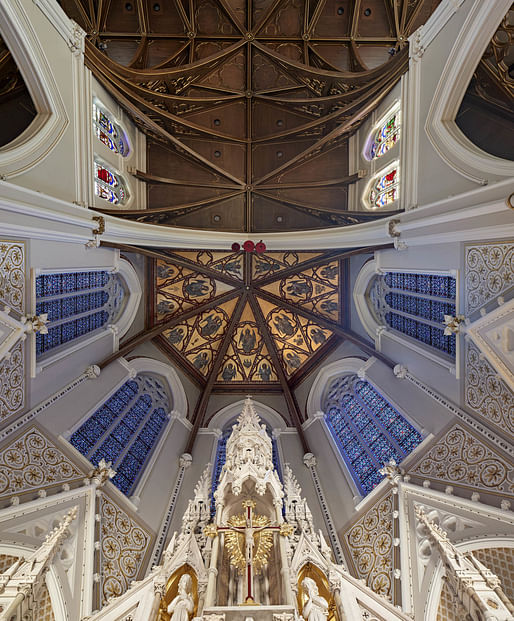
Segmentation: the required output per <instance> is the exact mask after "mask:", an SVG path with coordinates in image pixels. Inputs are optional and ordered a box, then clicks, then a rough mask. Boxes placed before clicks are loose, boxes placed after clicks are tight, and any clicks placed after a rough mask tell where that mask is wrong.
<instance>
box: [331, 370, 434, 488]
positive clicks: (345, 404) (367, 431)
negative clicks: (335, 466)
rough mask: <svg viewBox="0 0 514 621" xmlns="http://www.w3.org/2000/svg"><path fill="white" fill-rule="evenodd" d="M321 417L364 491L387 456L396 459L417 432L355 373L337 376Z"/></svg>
mask: <svg viewBox="0 0 514 621" xmlns="http://www.w3.org/2000/svg"><path fill="white" fill-rule="evenodd" d="M324 411H325V420H326V423H327V427H328V429H329V430H330V433H331V434H332V436H333V438H334V440H335V442H336V444H337V447H338V449H339V451H340V453H341V456H342V458H343V459H344V462H345V463H346V465H347V466H348V469H349V471H350V473H351V475H352V478H353V480H354V481H355V484H356V485H357V488H358V489H359V491H360V493H361V494H363V495H366V494H368V493H369V492H370V491H371V490H372V489H373V488H374V487H375V486H376V485H378V483H380V481H381V480H382V479H383V478H384V477H383V475H381V474H380V472H379V470H380V468H382V466H383V465H384V464H385V463H387V462H388V461H389V460H391V459H394V460H395V461H396V463H400V462H401V461H403V459H405V457H407V455H409V453H410V452H411V451H412V450H413V449H415V448H416V446H418V444H419V443H420V442H421V441H422V439H423V438H422V437H421V434H420V433H419V432H418V431H416V429H414V427H413V426H412V425H411V424H410V423H409V422H408V421H406V420H405V418H404V417H403V416H402V415H401V414H400V413H399V412H398V411H397V410H396V409H395V408H394V407H393V406H392V405H391V404H390V403H389V402H388V401H387V400H386V399H384V397H382V395H381V394H380V393H379V392H378V390H376V388H374V387H373V386H372V385H371V384H370V383H369V382H366V381H364V380H360V379H358V377H357V376H356V375H349V376H345V377H344V378H338V379H337V380H335V381H334V382H332V384H331V385H330V387H329V390H328V396H327V398H326V400H325V403H324Z"/></svg>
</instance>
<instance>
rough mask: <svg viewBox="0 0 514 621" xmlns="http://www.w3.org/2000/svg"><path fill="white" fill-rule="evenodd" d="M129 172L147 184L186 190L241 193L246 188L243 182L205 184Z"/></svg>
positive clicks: (135, 171)
mask: <svg viewBox="0 0 514 621" xmlns="http://www.w3.org/2000/svg"><path fill="white" fill-rule="evenodd" d="M129 172H130V173H131V175H133V176H134V177H136V178H137V179H140V180H141V181H145V182H146V183H165V184H167V185H180V186H184V187H186V188H209V189H212V190H218V189H223V190H237V191H240V190H241V187H242V186H243V187H244V183H243V182H241V183H239V184H237V185H236V184H233V183H216V182H213V183H204V182H201V181H192V180H187V179H172V178H171V177H159V176H158V175H152V174H149V173H145V172H143V171H142V170H137V169H136V170H133V169H131V170H130V171H129Z"/></svg>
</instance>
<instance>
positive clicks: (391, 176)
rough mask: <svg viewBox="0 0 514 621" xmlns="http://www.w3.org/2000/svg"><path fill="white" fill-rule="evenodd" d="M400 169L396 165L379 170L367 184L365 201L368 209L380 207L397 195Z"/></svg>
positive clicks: (394, 199) (394, 198)
mask: <svg viewBox="0 0 514 621" xmlns="http://www.w3.org/2000/svg"><path fill="white" fill-rule="evenodd" d="M399 186H400V171H399V168H398V165H397V164H395V165H394V166H393V167H391V168H388V169H386V170H381V171H380V172H379V173H378V174H377V175H375V177H374V178H373V180H372V181H371V184H370V185H369V186H368V191H367V195H366V197H365V201H366V203H367V205H368V207H369V208H370V209H381V208H383V207H386V206H387V205H391V204H392V203H394V202H396V201H397V200H398V197H399Z"/></svg>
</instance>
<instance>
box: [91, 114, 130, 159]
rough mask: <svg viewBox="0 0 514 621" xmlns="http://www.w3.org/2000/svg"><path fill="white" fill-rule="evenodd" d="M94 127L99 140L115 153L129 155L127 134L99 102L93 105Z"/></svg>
mask: <svg viewBox="0 0 514 621" xmlns="http://www.w3.org/2000/svg"><path fill="white" fill-rule="evenodd" d="M93 126H94V129H95V133H96V136H97V138H98V140H100V142H103V144H104V145H105V146H106V147H107V148H108V149H110V150H111V151H112V152H113V153H119V154H120V155H122V156H123V157H126V156H127V155H128V154H129V150H130V149H129V145H128V140H127V137H126V135H125V132H124V131H123V129H122V128H121V127H120V126H119V125H118V123H116V122H115V121H114V119H113V118H112V116H111V115H110V114H109V112H107V110H106V109H105V108H104V107H103V106H101V105H100V104H99V103H98V102H95V103H93Z"/></svg>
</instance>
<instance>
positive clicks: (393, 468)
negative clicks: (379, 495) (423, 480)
mask: <svg viewBox="0 0 514 621" xmlns="http://www.w3.org/2000/svg"><path fill="white" fill-rule="evenodd" d="M379 472H380V474H383V475H384V476H386V477H387V478H388V479H389V483H391V485H398V483H399V482H400V481H401V480H402V471H401V470H400V468H399V466H398V464H397V463H396V461H395V460H394V459H390V460H389V461H388V462H387V463H385V464H384V465H383V467H382V468H380V470H379Z"/></svg>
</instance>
